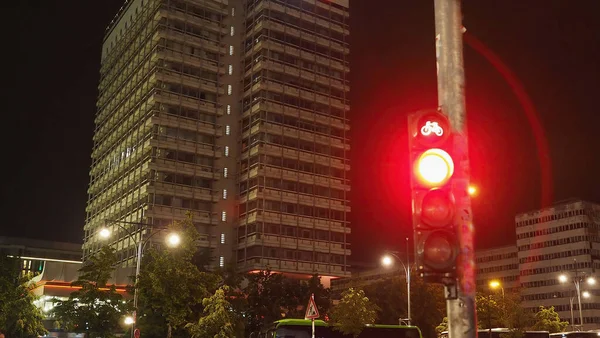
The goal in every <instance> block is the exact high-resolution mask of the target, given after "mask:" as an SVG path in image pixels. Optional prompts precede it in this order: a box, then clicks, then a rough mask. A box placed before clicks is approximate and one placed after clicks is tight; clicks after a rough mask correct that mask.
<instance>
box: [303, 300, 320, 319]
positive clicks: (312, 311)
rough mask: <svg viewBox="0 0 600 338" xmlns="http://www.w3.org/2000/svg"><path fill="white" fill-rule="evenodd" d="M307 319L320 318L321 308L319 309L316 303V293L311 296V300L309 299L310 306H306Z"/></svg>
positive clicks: (305, 316)
mask: <svg viewBox="0 0 600 338" xmlns="http://www.w3.org/2000/svg"><path fill="white" fill-rule="evenodd" d="M304 318H305V319H317V318H319V310H318V309H317V304H315V295H314V294H313V295H311V296H310V300H309V301H308V306H307V307H306V314H305V315H304Z"/></svg>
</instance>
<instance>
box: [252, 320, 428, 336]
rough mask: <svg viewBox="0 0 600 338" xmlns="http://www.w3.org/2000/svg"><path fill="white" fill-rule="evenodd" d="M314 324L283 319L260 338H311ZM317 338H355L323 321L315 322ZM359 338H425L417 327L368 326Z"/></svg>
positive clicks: (262, 333)
mask: <svg viewBox="0 0 600 338" xmlns="http://www.w3.org/2000/svg"><path fill="white" fill-rule="evenodd" d="M311 337H312V323H311V321H310V320H308V319H281V320H278V321H276V322H274V323H273V324H272V325H271V326H270V327H269V328H268V329H267V330H265V331H264V332H261V334H260V336H259V338H311ZM315 338H353V337H352V335H345V334H343V333H341V332H340V331H338V330H334V329H333V326H331V325H329V324H327V323H326V322H324V321H322V320H315ZM358 338H423V337H422V336H421V330H419V328H418V327H416V326H404V325H381V324H368V325H367V326H365V328H364V329H363V330H362V332H361V333H360V335H358Z"/></svg>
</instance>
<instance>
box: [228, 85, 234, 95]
mask: <svg viewBox="0 0 600 338" xmlns="http://www.w3.org/2000/svg"><path fill="white" fill-rule="evenodd" d="M232 91H233V89H232V88H231V85H227V95H231V92H232Z"/></svg>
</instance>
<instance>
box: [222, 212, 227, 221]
mask: <svg viewBox="0 0 600 338" xmlns="http://www.w3.org/2000/svg"><path fill="white" fill-rule="evenodd" d="M221 221H222V222H227V211H223V212H221Z"/></svg>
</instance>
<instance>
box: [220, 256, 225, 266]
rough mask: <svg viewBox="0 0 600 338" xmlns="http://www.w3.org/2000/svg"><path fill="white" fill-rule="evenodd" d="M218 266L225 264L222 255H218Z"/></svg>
mask: <svg viewBox="0 0 600 338" xmlns="http://www.w3.org/2000/svg"><path fill="white" fill-rule="evenodd" d="M219 266H220V267H224V266H225V257H223V256H221V257H219Z"/></svg>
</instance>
